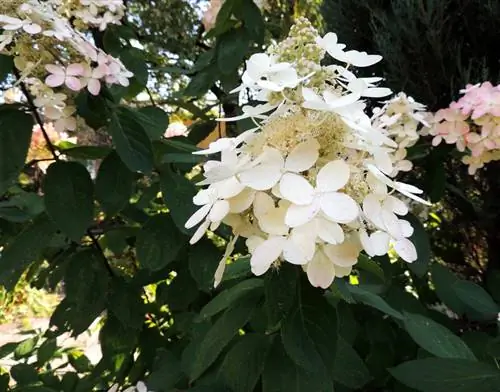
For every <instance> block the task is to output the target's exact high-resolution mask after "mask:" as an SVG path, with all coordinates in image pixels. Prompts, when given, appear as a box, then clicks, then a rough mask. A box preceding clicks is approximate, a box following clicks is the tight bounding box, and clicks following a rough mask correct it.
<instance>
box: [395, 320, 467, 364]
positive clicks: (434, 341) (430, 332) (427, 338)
mask: <svg viewBox="0 0 500 392" xmlns="http://www.w3.org/2000/svg"><path fill="white" fill-rule="evenodd" d="M404 325H405V328H406V330H407V331H408V333H409V334H410V336H411V337H412V338H413V340H415V342H416V343H417V344H418V345H419V346H420V347H422V348H423V349H425V350H427V351H428V352H430V353H432V354H434V355H435V356H437V357H441V358H462V359H470V360H475V359H476V357H475V356H474V354H473V353H472V351H471V350H470V349H469V347H467V345H466V344H465V343H464V342H463V341H462V339H460V338H459V337H458V336H456V335H455V334H453V333H452V332H451V331H450V330H448V329H447V328H445V327H443V326H442V325H441V324H438V323H436V322H435V321H433V320H431V319H429V318H427V317H424V316H422V315H419V314H411V313H405V319H404Z"/></svg>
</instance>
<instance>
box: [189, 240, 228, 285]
mask: <svg viewBox="0 0 500 392" xmlns="http://www.w3.org/2000/svg"><path fill="white" fill-rule="evenodd" d="M221 258H222V254H221V251H220V250H219V249H217V247H216V246H215V245H214V244H213V242H212V241H210V240H209V239H203V240H201V241H199V242H198V243H196V244H195V245H194V246H192V247H190V249H189V256H188V262H189V272H190V273H191V276H192V277H193V279H194V280H196V283H198V287H199V288H200V290H203V291H205V292H210V291H212V290H213V287H214V274H215V271H216V270H217V267H218V266H219V262H220V260H221Z"/></svg>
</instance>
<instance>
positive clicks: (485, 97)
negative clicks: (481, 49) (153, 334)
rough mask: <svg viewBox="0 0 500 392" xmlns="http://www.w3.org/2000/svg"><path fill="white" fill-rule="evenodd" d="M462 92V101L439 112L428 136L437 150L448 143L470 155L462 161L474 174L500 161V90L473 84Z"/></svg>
mask: <svg viewBox="0 0 500 392" xmlns="http://www.w3.org/2000/svg"><path fill="white" fill-rule="evenodd" d="M460 92H461V93H462V94H463V96H462V97H461V98H460V99H459V100H458V101H456V102H452V103H451V104H450V106H449V107H448V108H446V109H440V110H438V111H437V112H436V114H435V115H434V118H433V119H432V126H431V127H430V129H428V130H427V131H426V132H427V133H428V134H430V135H432V136H434V138H433V139H432V145H433V146H437V145H439V144H440V143H441V142H442V141H444V142H445V143H447V144H456V146H457V149H458V150H459V151H461V152H467V155H466V156H464V157H463V158H462V161H463V162H464V163H465V164H467V165H468V166H469V173H470V174H474V173H475V172H476V171H477V170H478V169H480V168H482V167H483V166H484V164H485V163H488V162H491V161H493V160H499V159H500V86H493V85H492V84H491V83H490V82H484V83H480V84H475V85H470V84H469V85H467V86H466V88H465V89H464V90H461V91H460Z"/></svg>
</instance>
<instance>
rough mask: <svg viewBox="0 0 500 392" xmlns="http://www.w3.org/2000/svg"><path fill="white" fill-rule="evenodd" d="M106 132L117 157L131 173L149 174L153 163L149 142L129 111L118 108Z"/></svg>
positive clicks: (139, 124) (140, 125) (134, 116)
mask: <svg viewBox="0 0 500 392" xmlns="http://www.w3.org/2000/svg"><path fill="white" fill-rule="evenodd" d="M108 132H109V133H110V135H111V137H112V138H113V143H114V145H115V147H116V151H117V152H118V155H120V158H121V159H122V160H123V163H125V165H127V167H128V168H129V169H130V170H131V171H134V172H135V171H139V172H143V173H150V172H151V170H152V169H153V163H154V159H153V147H152V145H151V140H150V139H149V136H148V134H147V133H146V131H145V130H144V127H143V125H142V124H141V122H140V120H139V119H138V118H137V115H136V114H135V113H134V112H133V111H132V110H131V109H128V108H123V107H121V108H118V109H117V110H116V112H115V113H113V115H112V117H111V122H110V123H109V126H108Z"/></svg>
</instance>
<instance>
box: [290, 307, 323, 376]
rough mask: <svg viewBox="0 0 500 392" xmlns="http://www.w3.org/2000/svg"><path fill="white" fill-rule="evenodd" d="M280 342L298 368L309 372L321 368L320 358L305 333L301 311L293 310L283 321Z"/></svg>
mask: <svg viewBox="0 0 500 392" xmlns="http://www.w3.org/2000/svg"><path fill="white" fill-rule="evenodd" d="M281 340H282V341H283V347H284V348H285V351H286V353H287V354H288V356H289V357H290V358H291V359H292V360H293V361H294V362H295V363H296V364H297V365H298V366H301V367H303V368H304V369H306V370H308V371H310V372H314V371H317V370H318V368H320V367H321V366H322V364H323V362H322V359H321V356H320V355H319V353H318V351H317V350H316V347H315V346H314V343H313V341H312V340H311V338H310V337H309V335H308V333H307V330H306V326H305V322H304V316H303V314H302V310H301V309H297V310H295V311H294V312H293V313H291V314H290V315H289V316H288V317H287V318H286V320H285V321H284V324H283V327H282V328H281Z"/></svg>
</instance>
